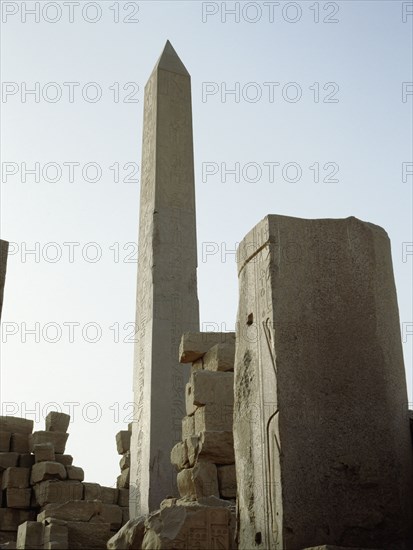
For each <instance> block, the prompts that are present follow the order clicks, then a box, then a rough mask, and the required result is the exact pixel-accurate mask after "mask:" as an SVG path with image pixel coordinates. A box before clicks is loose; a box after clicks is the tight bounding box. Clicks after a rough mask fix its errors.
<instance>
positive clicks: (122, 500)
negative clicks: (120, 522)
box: [117, 489, 129, 508]
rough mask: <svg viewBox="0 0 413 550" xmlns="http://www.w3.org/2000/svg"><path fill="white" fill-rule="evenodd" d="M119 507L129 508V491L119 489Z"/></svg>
mask: <svg viewBox="0 0 413 550" xmlns="http://www.w3.org/2000/svg"><path fill="white" fill-rule="evenodd" d="M117 504H118V506H121V507H122V508H124V507H125V506H129V489H118V501H117Z"/></svg>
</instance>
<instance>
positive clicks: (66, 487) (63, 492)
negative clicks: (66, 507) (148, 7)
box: [34, 462, 83, 506]
mask: <svg viewBox="0 0 413 550" xmlns="http://www.w3.org/2000/svg"><path fill="white" fill-rule="evenodd" d="M39 464H42V463H41V462H40V463H39ZM34 492H35V496H36V502H37V503H38V504H39V506H45V505H46V504H50V503H61V502H68V501H69V500H80V499H81V498H82V496H83V487H82V484H81V483H80V481H56V480H54V479H52V480H48V481H42V482H41V483H37V484H36V485H35V486H34Z"/></svg>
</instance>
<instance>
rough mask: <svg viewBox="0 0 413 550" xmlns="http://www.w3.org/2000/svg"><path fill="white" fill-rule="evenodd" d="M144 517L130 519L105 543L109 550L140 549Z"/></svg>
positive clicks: (143, 531) (143, 532) (143, 530)
mask: <svg viewBox="0 0 413 550" xmlns="http://www.w3.org/2000/svg"><path fill="white" fill-rule="evenodd" d="M145 520H146V516H140V517H138V518H134V519H130V520H129V521H128V522H127V523H126V524H125V525H124V526H123V527H122V528H121V530H120V531H118V532H117V533H116V535H114V536H113V537H112V538H111V539H110V540H109V541H108V543H107V548H108V549H109V550H124V549H127V548H130V549H132V548H141V546H142V541H143V537H144V534H145Z"/></svg>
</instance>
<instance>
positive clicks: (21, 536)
mask: <svg viewBox="0 0 413 550" xmlns="http://www.w3.org/2000/svg"><path fill="white" fill-rule="evenodd" d="M43 534H44V525H43V524H42V523H38V522H37V521H25V522H24V523H22V524H21V525H19V528H18V530H17V541H16V548H18V549H25V548H26V549H27V548H30V549H33V550H36V549H42V550H43Z"/></svg>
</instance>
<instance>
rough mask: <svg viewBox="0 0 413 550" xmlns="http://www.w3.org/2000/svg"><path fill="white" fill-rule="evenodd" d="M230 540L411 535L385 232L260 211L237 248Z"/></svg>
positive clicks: (398, 542)
mask: <svg viewBox="0 0 413 550" xmlns="http://www.w3.org/2000/svg"><path fill="white" fill-rule="evenodd" d="M238 271H239V287H240V288H239V296H240V298H239V309H238V321H237V337H236V341H237V349H236V358H235V404H234V445H235V458H236V469H237V482H238V503H237V505H238V513H239V524H240V529H239V548H240V549H241V550H245V549H248V550H251V549H253V548H260V549H267V548H274V549H283V550H284V549H285V550H289V549H291V550H292V549H294V550H296V549H299V548H304V547H309V546H317V545H322V544H331V545H338V546H344V547H356V546H357V547H366V548H386V550H389V549H393V550H396V549H397V550H402V549H403V550H407V549H408V548H413V540H412V529H413V517H412V499H413V481H412V474H413V468H412V464H413V456H412V441H411V436H410V433H409V421H408V416H407V391H406V379H405V371H404V365H403V356H402V346H401V338H400V327H399V314H398V306H397V297H396V290H395V284H394V278H393V268H392V261H391V254H390V242H389V239H388V236H387V234H386V232H385V231H384V230H383V229H382V228H380V227H378V226H375V225H373V224H370V223H365V222H362V221H360V220H358V219H356V218H354V217H351V218H347V219H340V220H331V219H325V220H303V219H298V218H290V217H285V216H276V215H270V216H267V217H266V218H265V219H264V220H262V221H261V222H260V223H259V224H258V225H257V226H256V227H255V228H254V229H253V230H252V231H251V232H250V233H249V234H248V235H247V236H246V237H245V239H244V240H243V241H242V243H241V244H240V246H239V250H238Z"/></svg>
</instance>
